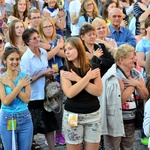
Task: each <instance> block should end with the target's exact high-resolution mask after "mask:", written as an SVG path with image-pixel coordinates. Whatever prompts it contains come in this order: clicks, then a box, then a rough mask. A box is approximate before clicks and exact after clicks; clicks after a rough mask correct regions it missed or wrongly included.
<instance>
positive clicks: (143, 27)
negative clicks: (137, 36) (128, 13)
mask: <svg viewBox="0 0 150 150" xmlns="http://www.w3.org/2000/svg"><path fill="white" fill-rule="evenodd" d="M140 33H141V34H142V36H145V35H146V29H145V25H144V24H141V25H140Z"/></svg>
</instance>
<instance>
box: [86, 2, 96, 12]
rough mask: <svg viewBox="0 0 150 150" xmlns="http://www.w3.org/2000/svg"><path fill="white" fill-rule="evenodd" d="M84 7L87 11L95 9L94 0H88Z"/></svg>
mask: <svg viewBox="0 0 150 150" xmlns="http://www.w3.org/2000/svg"><path fill="white" fill-rule="evenodd" d="M84 8H85V10H86V11H87V12H92V11H93V9H94V5H93V2H92V1H87V2H86V3H85V4H84Z"/></svg>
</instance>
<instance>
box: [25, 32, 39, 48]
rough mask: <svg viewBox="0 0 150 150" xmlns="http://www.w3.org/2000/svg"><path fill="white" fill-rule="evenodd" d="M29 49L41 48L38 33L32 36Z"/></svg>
mask: <svg viewBox="0 0 150 150" xmlns="http://www.w3.org/2000/svg"><path fill="white" fill-rule="evenodd" d="M27 44H28V45H29V47H34V48H36V47H39V46H40V36H39V34H37V33H36V32H35V33H33V34H32V35H31V36H30V40H29V42H28V43H27Z"/></svg>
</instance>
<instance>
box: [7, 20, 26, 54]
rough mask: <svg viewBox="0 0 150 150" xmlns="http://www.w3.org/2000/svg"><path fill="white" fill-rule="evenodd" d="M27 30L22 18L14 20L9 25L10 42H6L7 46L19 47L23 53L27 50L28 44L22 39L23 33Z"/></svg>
mask: <svg viewBox="0 0 150 150" xmlns="http://www.w3.org/2000/svg"><path fill="white" fill-rule="evenodd" d="M24 30H25V27H24V24H23V22H22V21H21V20H19V19H16V20H13V21H12V22H11V23H10V24H9V27H8V36H9V42H7V43H6V44H5V47H7V46H15V47H18V49H19V50H20V52H21V53H22V54H23V53H24V52H25V51H26V50H27V45H26V44H25V43H24V41H23V39H22V34H23V32H24Z"/></svg>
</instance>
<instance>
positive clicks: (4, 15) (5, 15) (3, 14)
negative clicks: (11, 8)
mask: <svg viewBox="0 0 150 150" xmlns="http://www.w3.org/2000/svg"><path fill="white" fill-rule="evenodd" d="M2 16H3V18H6V19H8V16H7V10H6V9H4V10H3V11H2Z"/></svg>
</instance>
